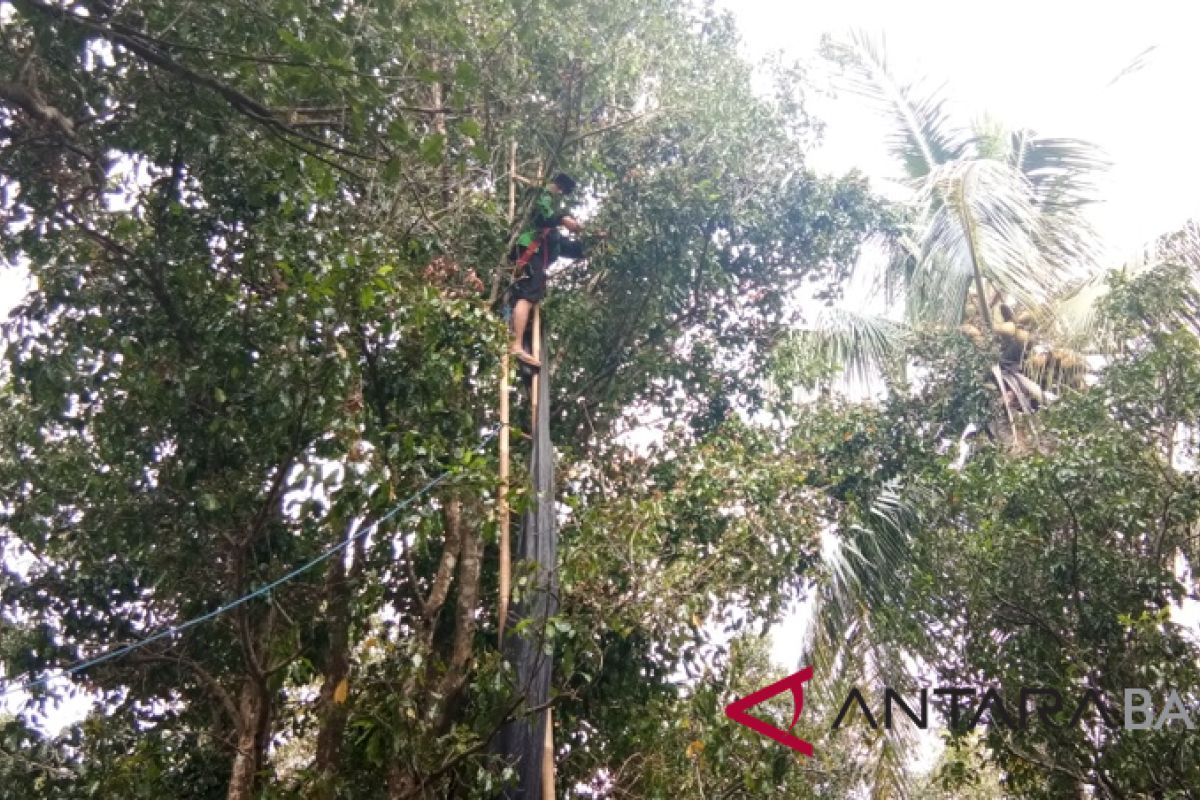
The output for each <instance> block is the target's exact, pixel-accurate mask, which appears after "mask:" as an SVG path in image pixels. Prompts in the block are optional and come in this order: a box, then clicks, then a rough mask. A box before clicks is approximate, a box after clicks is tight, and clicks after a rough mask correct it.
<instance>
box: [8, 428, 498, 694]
mask: <svg viewBox="0 0 1200 800" xmlns="http://www.w3.org/2000/svg"><path fill="white" fill-rule="evenodd" d="M495 437H496V434H495V433H492V434H489V435H488V436H487V438H485V439H484V440H483V441H482V442H481V443H480V445H479V447H478V448H476V450H477V451H478V450H482V449H483V448H484V447H486V446H487V444H488V442H490V441H491V440H492V439H494V438H495ZM448 477H450V470H447V471H445V472H443V473H442V474H441V475H439V476H437V477H436V478H434V479H433V480H431V481H430V482H429V483H427V484H425V485H424V486H422V487H421V488H420V489H418V490H417V491H416V492H415V493H414V494H412V495H410V496H409V497H408V498H406V499H405V500H403V501H401V502H400V503H399V504H398V505H396V506H395V507H394V508H392V510H391V511H389V512H388V513H386V514H384V515H383V516H382V517H380V518H379V519H377V520H376V521H375V522H372V523H371V524H370V525H368V526H366V527H365V528H363V529H362V530H360V531H356V532H355V534H354V535H353V536H347V537H346V538H345V539H344V540H342V542H341V543H340V544H337V545H335V546H333V547H331V548H329V549H328V550H326V551H325V552H323V553H321V554H320V555H318V556H317V557H316V558H314V559H312V560H311V561H309V562H307V563H305V564H302V565H300V566H299V567H296V568H295V569H294V570H292V571H291V572H289V573H287V574H286V575H282V576H281V577H278V578H276V579H275V580H273V581H271V582H270V583H267V584H264V585H262V586H260V587H258V588H257V589H255V590H254V591H252V592H250V593H249V594H247V595H244V596H242V597H239V598H237V599H236V600H231V601H230V602H228V603H226V604H225V605H223V606H220V607H219V608H215V609H213V610H212V611H209V612H208V613H207V614H201V615H200V616H198V617H196V618H195V619H190V620H187V621H186V622H181V623H179V624H178V625H174V626H172V627H170V628H166V629H165V630H161V631H159V632H158V633H156V634H154V635H152V636H148V637H146V638H145V639H140V640H138V641H136V642H133V643H132V644H127V645H124V646H123V647H118V648H116V649H114V650H110V651H108V652H107V653H102V654H101V655H98V656H96V657H95V658H89V659H86V660H84V661H79V662H77V663H75V664H73V665H72V666H70V667H67V668H66V669H64V670H63V671H62V673H61V677H67V676H69V675H74V674H76V673H79V672H83V671H84V670H87V669H91V668H92V667H94V666H97V665H99V664H103V663H105V662H106V661H113V660H114V659H118V658H121V657H122V656H125V655H128V654H129V653H132V652H133V651H134V650H140V649H141V648H143V647H145V646H146V645H149V644H153V643H154V642H157V641H159V640H160V639H166V638H167V637H170V636H174V635H176V634H179V633H183V632H184V631H186V630H189V629H191V628H194V627H196V626H197V625H202V624H204V623H205V622H208V621H209V620H210V619H214V618H216V617H219V616H221V615H222V614H224V613H226V612H228V611H232V610H233V609H235V608H237V607H238V606H243V605H245V604H246V603H249V602H250V601H251V600H254V599H255V598H258V597H262V596H263V595H265V594H270V592H271V590H272V589H275V588H277V587H279V586H282V585H283V584H285V583H287V582H288V581H291V580H293V579H295V578H297V577H299V576H300V575H303V574H304V573H305V572H308V571H309V570H310V569H312V568H313V567H315V566H317V565H318V564H320V563H322V562H324V561H327V560H328V559H329V558H330V557H332V556H334V555H336V554H338V553H340V552H342V551H343V550H345V549H346V548H347V547H349V546H350V545H351V543H353V542H354V541H355V540H356V539H360V538H362V537H363V536H366V535H367V534H368V533H370V532H371V531H373V530H375V529H376V528H378V527H379V526H380V525H382V524H383V523H385V522H387V521H388V520H389V519H391V518H392V517H394V516H396V515H397V514H399V513H400V512H401V511H403V510H404V509H406V508H408V507H409V506H410V505H412V504H413V503H414V502H416V501H417V500H418V499H420V498H421V497H422V496H424V495H425V494H426V493H427V492H428V491H429V490H430V489H432V488H433V487H435V486H437V485H438V484H439V483H441V482H442V481H444V480H446V478H448ZM55 677H56V676H54V675H47V676H46V677H44V678H38V679H37V680H34V681H27V682H25V683H21V684H17V685H12V684H9V685H8V686H6V687H5V689H4V691H3V692H0V697H8V695H10V694H13V693H14V692H20V691H28V690H30V689H32V688H34V687H36V686H41V685H42V684H46V683H49V682H50V681H51V680H53V679H54V678H55Z"/></svg>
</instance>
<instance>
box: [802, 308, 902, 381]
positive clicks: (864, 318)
mask: <svg viewBox="0 0 1200 800" xmlns="http://www.w3.org/2000/svg"><path fill="white" fill-rule="evenodd" d="M908 336H909V329H908V327H907V326H905V325H903V324H901V323H898V322H895V321H893V320H889V319H887V318H885V317H881V316H875V315H870V314H859V313H856V312H854V311H850V310H848V309H844V308H836V307H835V308H827V309H824V310H823V311H822V312H821V314H820V316H819V317H818V318H817V321H816V324H815V325H814V326H813V327H812V328H811V329H810V330H806V331H801V332H800V333H799V334H797V335H796V336H795V337H794V338H793V340H792V342H791V344H792V346H793V347H795V348H797V350H798V351H799V352H800V353H801V354H803V355H805V356H807V357H811V358H815V359H817V360H819V361H821V362H823V363H826V364H833V365H836V366H839V367H841V369H842V370H843V371H844V372H845V374H846V377H847V378H848V379H850V380H852V381H857V382H859V383H860V384H861V385H864V386H865V385H870V384H871V382H872V379H873V378H875V377H877V375H878V373H879V371H880V370H886V369H888V368H890V367H892V366H894V365H895V364H896V363H897V360H898V358H899V356H900V354H901V352H902V351H903V349H904V345H905V342H906V341H907V338H908Z"/></svg>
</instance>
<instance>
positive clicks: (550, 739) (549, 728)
mask: <svg viewBox="0 0 1200 800" xmlns="http://www.w3.org/2000/svg"><path fill="white" fill-rule="evenodd" d="M551 712H552V709H549V708H547V709H546V735H545V737H543V739H542V800H554V717H553V715H552V713H551Z"/></svg>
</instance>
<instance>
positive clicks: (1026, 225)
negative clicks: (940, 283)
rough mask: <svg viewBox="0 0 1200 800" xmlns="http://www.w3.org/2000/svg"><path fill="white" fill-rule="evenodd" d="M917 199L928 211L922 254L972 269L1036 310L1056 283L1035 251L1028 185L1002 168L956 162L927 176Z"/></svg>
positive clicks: (1037, 222) (1035, 217)
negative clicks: (940, 256) (919, 198)
mask: <svg viewBox="0 0 1200 800" xmlns="http://www.w3.org/2000/svg"><path fill="white" fill-rule="evenodd" d="M922 195H923V197H922V199H923V201H924V204H925V206H926V207H927V208H929V209H931V212H930V216H929V219H928V224H927V228H926V233H925V242H924V246H925V250H926V252H927V253H940V254H943V256H944V257H945V258H946V259H948V260H949V261H951V262H952V263H954V264H956V265H959V266H960V268H965V269H970V270H972V271H975V270H978V271H979V273H980V274H981V276H982V278H984V279H985V280H986V281H987V282H988V283H989V284H991V285H992V287H993V288H995V289H997V290H999V291H1000V292H1001V293H1002V294H1003V295H1005V296H1007V297H1011V298H1013V299H1014V300H1016V301H1017V302H1018V303H1020V304H1021V305H1023V306H1027V307H1034V306H1040V305H1042V304H1043V303H1045V301H1046V300H1047V298H1049V297H1050V296H1051V295H1052V294H1053V293H1054V292H1055V290H1056V289H1058V288H1059V286H1060V285H1061V283H1062V276H1061V275H1058V274H1056V273H1055V269H1054V266H1053V265H1052V264H1050V263H1048V262H1047V261H1046V260H1045V259H1044V258H1042V256H1041V253H1040V252H1039V250H1038V247H1037V238H1038V234H1039V232H1040V230H1041V225H1042V222H1041V219H1040V216H1039V214H1038V211H1037V209H1036V208H1035V207H1034V205H1033V203H1032V202H1031V192H1030V187H1029V182H1028V181H1027V180H1026V179H1025V178H1024V176H1023V175H1021V173H1020V172H1018V171H1017V170H1015V169H1012V168H1011V167H1010V166H1008V165H1007V164H1004V163H1002V162H998V161H993V160H989V159H960V160H958V161H955V162H953V163H950V164H944V165H942V166H941V167H939V168H938V169H937V170H936V171H935V172H934V173H933V174H931V175H930V176H929V179H928V180H927V181H926V185H925V186H924V187H923V191H922Z"/></svg>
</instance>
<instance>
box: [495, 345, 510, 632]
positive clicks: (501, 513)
mask: <svg viewBox="0 0 1200 800" xmlns="http://www.w3.org/2000/svg"><path fill="white" fill-rule="evenodd" d="M508 373H509V353H508V343H507V342H505V343H504V355H502V356H501V357H500V489H499V491H498V492H497V493H496V514H497V517H498V519H497V522H499V524H500V608H499V610H498V612H497V613H498V614H499V626H500V634H499V637H500V643H501V644H503V643H504V627H505V625H506V624H507V623H508V598H509V595H510V593H511V589H512V546H511V544H510V542H509V538H510V534H509V525H510V523H511V522H512V519H511V516H512V515H511V514H510V513H509V510H508V446H509V445H508V431H509V416H508Z"/></svg>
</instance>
